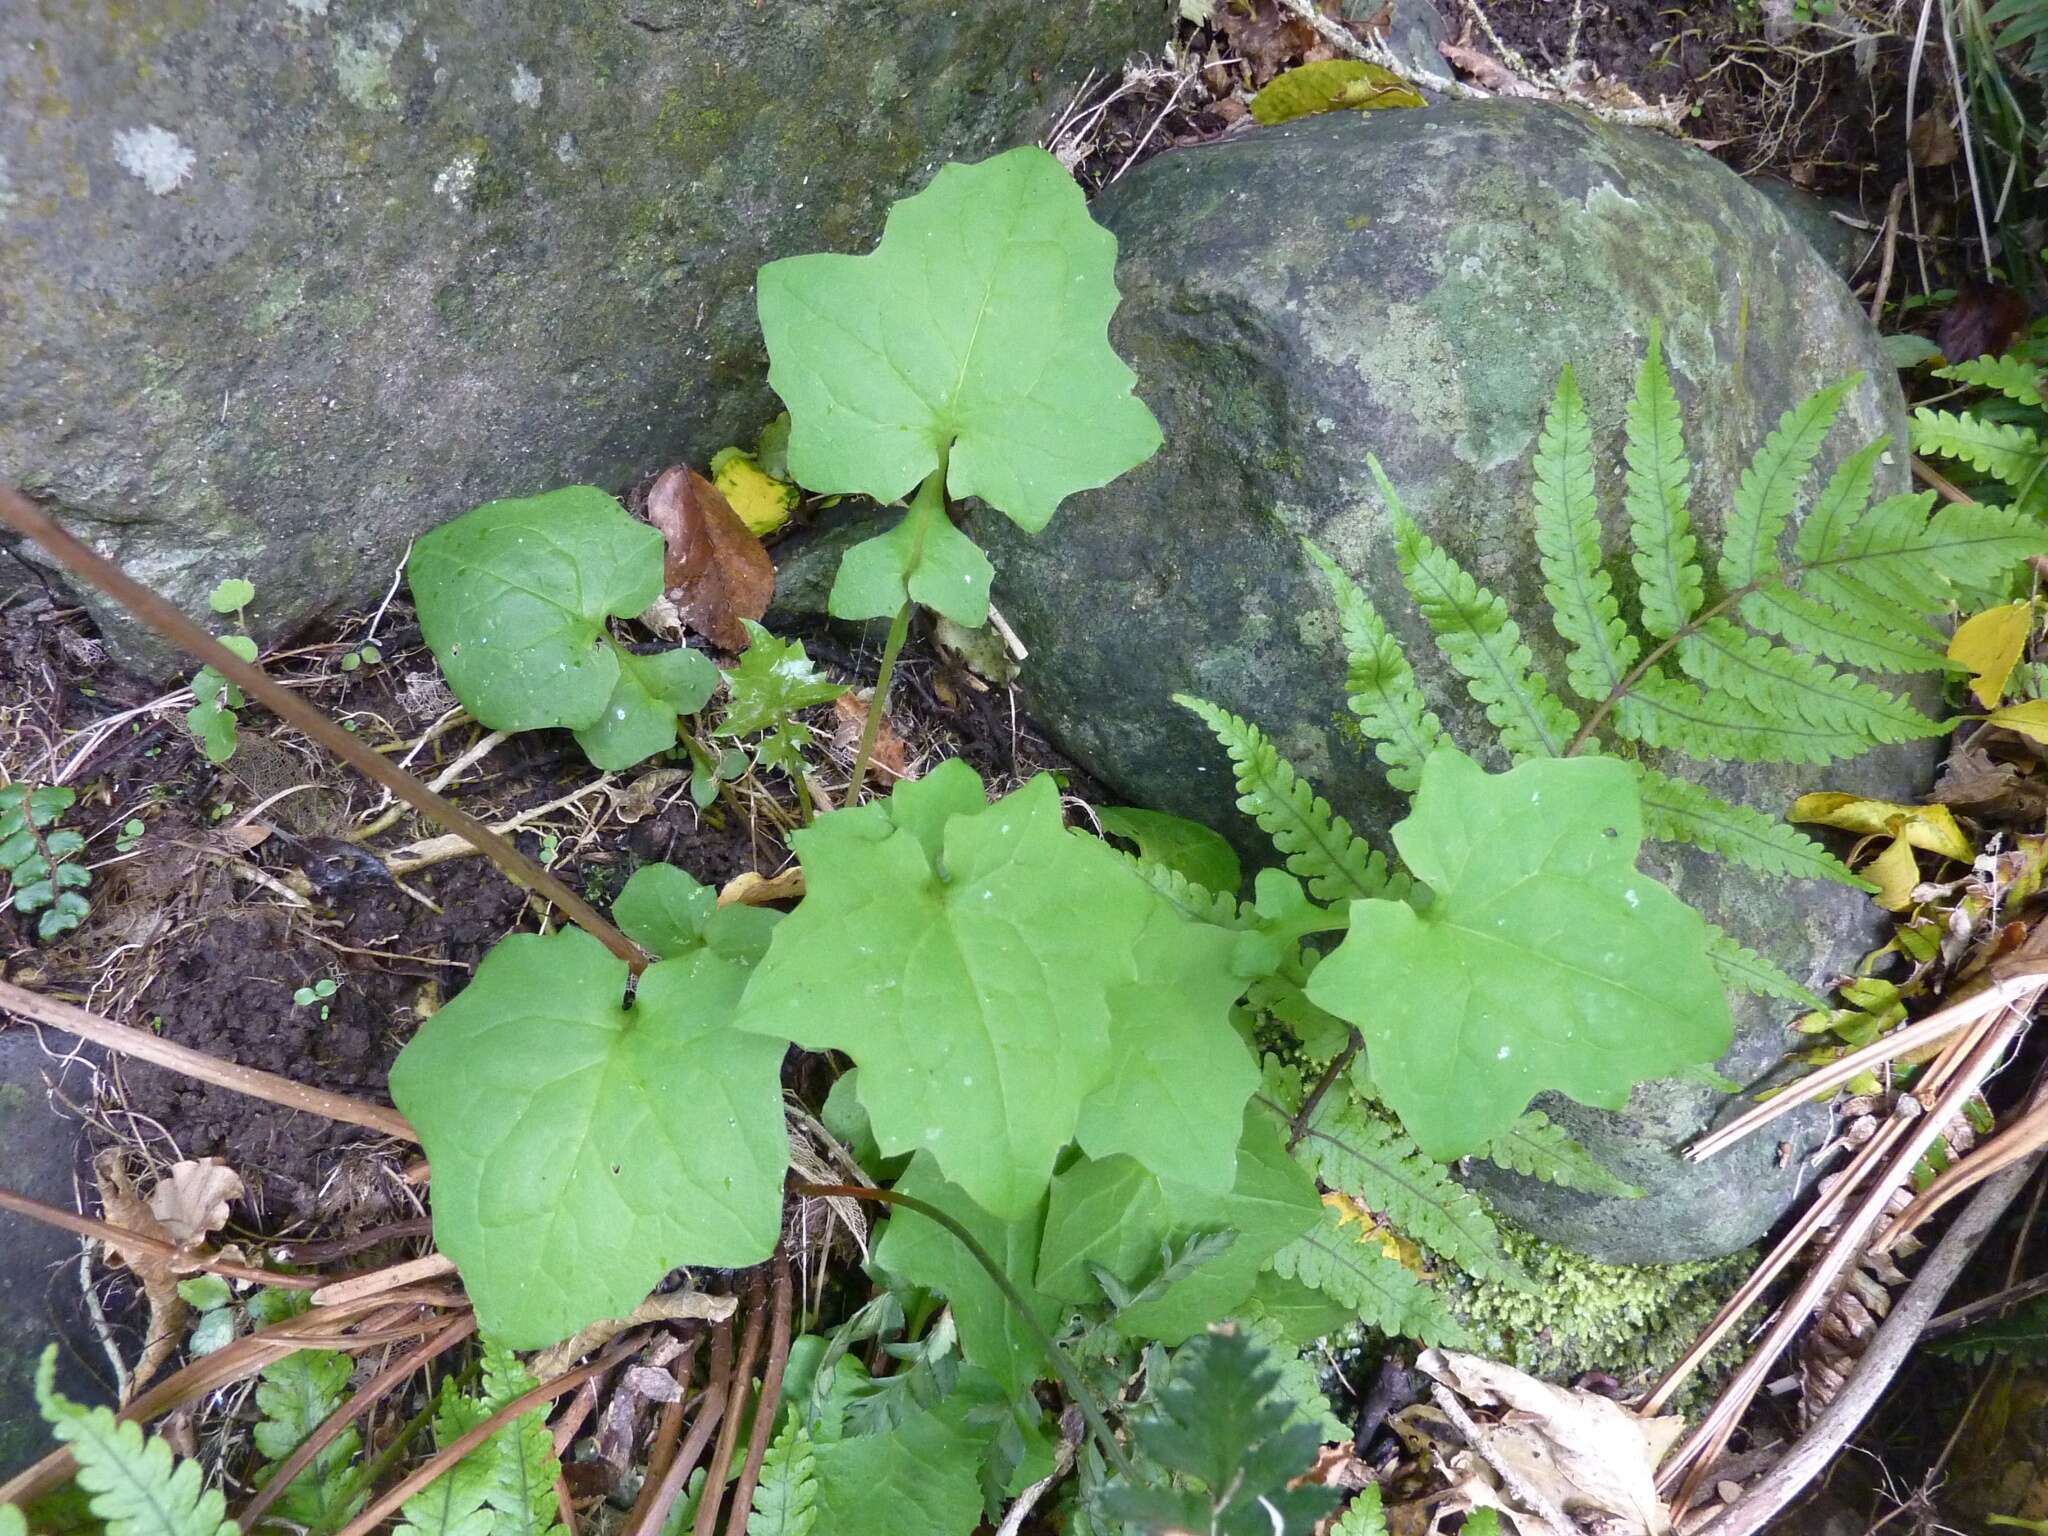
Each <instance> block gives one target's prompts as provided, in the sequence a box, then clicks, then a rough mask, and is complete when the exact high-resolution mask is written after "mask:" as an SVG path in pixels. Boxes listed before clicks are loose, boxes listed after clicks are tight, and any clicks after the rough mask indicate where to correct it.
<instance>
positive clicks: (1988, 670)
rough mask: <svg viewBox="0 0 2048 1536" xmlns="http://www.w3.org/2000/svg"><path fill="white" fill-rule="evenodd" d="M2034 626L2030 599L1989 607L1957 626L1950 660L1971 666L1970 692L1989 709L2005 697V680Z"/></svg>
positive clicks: (1996, 705)
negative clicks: (2028, 600) (2023, 601)
mask: <svg viewBox="0 0 2048 1536" xmlns="http://www.w3.org/2000/svg"><path fill="white" fill-rule="evenodd" d="M2033 628H2034V605H2033V604H2032V603H2031V602H2025V603H2007V604H2005V605H2004V606H2003V607H2000V608H1986V609H1985V610H1984V611H1983V612H1982V613H1977V614H1972V615H1971V616H1970V617H1969V618H1967V619H1965V620H1963V622H1962V623H1960V624H1958V625H1957V626H1956V632H1955V635H1954V636H1953V638H1951V639H1950V640H1949V643H1948V659H1949V660H1950V661H1954V662H1959V663H1961V664H1962V665H1963V666H1966V667H1968V668H1969V669H1970V692H1971V693H1972V694H1974V695H1975V696H1976V699H1977V702H1978V703H1979V704H1981V705H1983V706H1984V707H1985V708H1986V709H1996V708H1997V707H1998V701H1999V700H2000V699H2002V698H2003V697H2005V680H2006V679H2007V678H2009V677H2010V676H2012V669H2013V668H2014V667H2015V666H2017V665H2018V664H2019V659H2020V654H2021V653H2022V652H2023V651H2025V650H2026V648H2027V636H2028V635H2029V634H2031V633H2032V632H2033Z"/></svg>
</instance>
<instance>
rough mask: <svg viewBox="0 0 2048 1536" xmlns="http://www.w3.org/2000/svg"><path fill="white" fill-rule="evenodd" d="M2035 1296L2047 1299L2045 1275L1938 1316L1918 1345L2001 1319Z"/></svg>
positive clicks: (2047, 1286)
mask: <svg viewBox="0 0 2048 1536" xmlns="http://www.w3.org/2000/svg"><path fill="white" fill-rule="evenodd" d="M2027 1225H2029V1226H2031V1225H2032V1223H2031V1222H2029V1223H2027ZM2036 1296H2048V1275H2036V1276H2035V1277H2034V1278H2033V1279H2031V1280H2027V1281H2024V1282H2022V1283H2021V1284H2019V1285H2014V1286H2008V1287H2007V1288H2006V1289H2004V1290H2002V1291H1999V1292H1998V1293H1997V1294H1996V1295H1992V1296H1986V1297H1985V1298H1984V1299H1983V1300H1982V1301H1973V1302H1971V1303H1970V1304H1969V1305H1968V1306H1964V1307H1957V1308H1956V1309H1955V1310H1954V1311H1952V1312H1944V1313H1942V1314H1941V1316H1939V1317H1937V1318H1936V1319H1935V1320H1934V1321H1933V1322H1931V1323H1929V1324H1928V1325H1927V1326H1926V1328H1924V1329H1922V1330H1921V1333H1920V1342H1921V1343H1923V1344H1925V1343H1927V1342H1929V1341H1930V1340H1933V1339H1945V1338H1947V1337H1948V1336H1949V1335H1950V1334H1952V1333H1961V1332H1962V1331H1963V1330H1964V1329H1965V1328H1968V1327H1970V1326H1971V1325H1972V1324H1975V1323H1981V1322H1982V1321H1984V1319H1985V1318H1987V1317H2003V1316H2004V1315H2005V1314H2007V1313H2009V1312H2011V1311H2012V1309H2013V1308H2014V1307H2017V1306H2019V1305H2020V1304H2021V1303H2022V1302H2028V1301H2032V1300H2033V1299H2034V1298H2035V1297H2036Z"/></svg>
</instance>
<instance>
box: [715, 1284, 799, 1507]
mask: <svg viewBox="0 0 2048 1536" xmlns="http://www.w3.org/2000/svg"><path fill="white" fill-rule="evenodd" d="M793 1289H794V1287H793V1284H792V1282H791V1279H790V1273H789V1260H788V1258H787V1257H785V1256H784V1255H783V1254H781V1253H777V1254H776V1255H775V1289H774V1302H773V1306H774V1310H775V1320H774V1324H773V1327H772V1329H771V1331H770V1333H769V1335H768V1366H767V1369H765V1370H764V1371H762V1373H761V1396H760V1397H759V1399H757V1400H756V1402H755V1403H754V1427H753V1430H752V1431H751V1433H749V1434H748V1436H747V1459H746V1462H745V1463H744V1464H743V1465H742V1466H741V1468H740V1480H739V1482H738V1484H737V1485H736V1486H735V1487H734V1488H733V1493H732V1512H731V1513H730V1514H729V1515H727V1516H726V1519H725V1536H746V1531H747V1515H748V1513H749V1512H750V1511H751V1510H752V1509H753V1507H754V1489H755V1488H756V1487H758V1486H759V1485H760V1482H761V1463H762V1461H763V1460H765V1459H766V1457H767V1455H768V1442H769V1440H770V1438H771V1437H772V1435H773V1433H774V1428H775V1410H776V1408H777V1406H778V1405H779V1404H780V1403H781V1402H782V1378H783V1375H784V1373H785V1372H786V1371H787V1370H788V1368H789V1328H790V1293H791V1291H792V1290H793Z"/></svg>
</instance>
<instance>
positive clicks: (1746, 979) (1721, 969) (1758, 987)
mask: <svg viewBox="0 0 2048 1536" xmlns="http://www.w3.org/2000/svg"><path fill="white" fill-rule="evenodd" d="M1707 961H1708V963H1709V964H1711V965H1712V966H1713V967H1714V974H1715V975H1717V976H1719V977H1720V978H1721V985H1722V986H1724V987H1733V988H1735V990H1736V991H1738V992H1747V993H1749V994H1751V995H1752V996H1754V997H1769V998H1775V999H1777V1001H1779V1002H1781V1003H1797V1004H1799V1005H1800V1006H1801V1007H1802V1008H1825V1007H1827V1004H1826V1003H1824V1002H1823V1001H1821V999H1819V998H1818V997H1815V996H1814V995H1813V993H1812V992H1810V991H1808V990H1807V989H1806V988H1805V987H1803V986H1801V985H1800V984H1799V983H1798V982H1796V981H1794V980H1793V979H1792V978H1791V977H1790V976H1787V975H1786V974H1785V973H1784V972H1783V971H1781V970H1779V969H1778V967H1777V966H1775V965H1773V964H1771V962H1770V961H1768V960H1766V959H1765V958H1764V957H1763V956H1762V955H1760V954H1758V953H1757V952H1756V951H1755V950H1753V949H1751V948H1749V947H1748V946H1747V945H1745V944H1743V943H1742V942H1740V941H1739V940H1738V939H1736V937H1735V936H1734V935H1733V934H1731V933H1729V932H1728V931H1727V930H1726V929H1723V928H1718V927H1716V926H1715V925H1714V924H1712V923H1709V924H1707Z"/></svg>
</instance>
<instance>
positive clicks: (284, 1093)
mask: <svg viewBox="0 0 2048 1536" xmlns="http://www.w3.org/2000/svg"><path fill="white" fill-rule="evenodd" d="M0 1009H4V1010H5V1011H7V1012H8V1013H15V1014H19V1015H21V1017H23V1018H24V1019H29V1020H32V1021H33V1022H35V1023H37V1024H46V1025H48V1026H49V1027H50V1028H52V1029H61V1030H63V1031H64V1033H65V1034H67V1035H76V1036H77V1037H78V1038H79V1039H81V1040H84V1041H87V1042H88V1043H90V1044H92V1045H97V1046H99V1047H100V1048H101V1049H102V1050H108V1051H118V1052H119V1053H120V1054H122V1055H124V1056H134V1057H138V1058H140V1059H141V1060H143V1061H147V1062H151V1063H153V1064H154V1065H156V1066H159V1067H168V1068H169V1069H170V1070H171V1071H173V1072H182V1073H184V1074H185V1076H187V1077H191V1078H196V1079H197V1080H198V1081H200V1082H202V1083H212V1084H213V1085H214V1086H215V1087H216V1088H226V1089H228V1090H229V1091H230V1092H233V1093H242V1094H247V1095H248V1096H249V1097H250V1098H252V1099H262V1100H263V1101H264V1102H265V1103H269V1104H281V1105H283V1106H284V1107H285V1108H286V1109H303V1110H305V1111H306V1112H307V1113H309V1114H315V1115H320V1116H323V1117H325V1118H326V1119H329V1120H339V1121H341V1122H342V1123H343V1124H345V1125H360V1126H362V1127H364V1128H365V1129H367V1130H372V1131H378V1132H381V1133H382V1134H384V1135H386V1136H396V1137H397V1138H398V1139H399V1140H401V1141H410V1142H413V1143H415V1144H417V1143H418V1141H419V1139H420V1138H419V1133H418V1132H417V1131H415V1130H414V1129H413V1128H412V1127H411V1126H410V1125H408V1124H407V1123H406V1119H405V1116H403V1115H401V1114H400V1113H399V1112H398V1111H397V1110H395V1109H386V1108H384V1107H383V1106H382V1105H381V1104H365V1103H364V1102H363V1101H362V1100H361V1099H351V1098H349V1097H348V1096H347V1095H346V1094H340V1093H328V1092H326V1091H325V1090H324V1089H320V1088H308V1087H306V1086H304V1085H303V1084H300V1083H295V1082H293V1081H292V1080H291V1079H290V1078H288V1077H279V1076H278V1075H277V1074H276V1073H274V1072H259V1071H257V1070H256V1069H255V1068H254V1067H238V1066H236V1065H235V1064H234V1063H233V1062H231V1061H222V1060H221V1059H220V1058H219V1057H217V1056H209V1055H207V1054H206V1053H205V1052H204V1051H195V1050H193V1049H191V1048H190V1047H189V1046H183V1045H173V1044H172V1043H171V1042H170V1041H168V1040H162V1039H159V1038H158V1037H157V1036H155V1035H153V1034H151V1033H150V1032H149V1031H148V1030H146V1029H132V1028H130V1027H129V1026H128V1025H126V1024H116V1023H115V1022H114V1021H113V1020H112V1019H108V1018H102V1017H101V1016H100V1015H99V1014H97V1013H88V1012H87V1011H86V1010H85V1009H83V1008H77V1007H74V1006H72V1005H71V1004H70V1003H60V1002H58V1001H57V1000H56V999H55V998H51V997H44V996H42V995H41V994H39V993H35V992H31V991H29V990H27V989H26V988H25V987H17V986H15V985H14V984H13V983H12V982H7V981H0Z"/></svg>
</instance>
